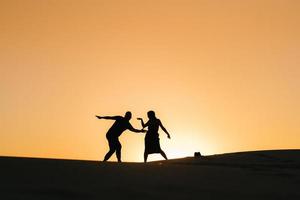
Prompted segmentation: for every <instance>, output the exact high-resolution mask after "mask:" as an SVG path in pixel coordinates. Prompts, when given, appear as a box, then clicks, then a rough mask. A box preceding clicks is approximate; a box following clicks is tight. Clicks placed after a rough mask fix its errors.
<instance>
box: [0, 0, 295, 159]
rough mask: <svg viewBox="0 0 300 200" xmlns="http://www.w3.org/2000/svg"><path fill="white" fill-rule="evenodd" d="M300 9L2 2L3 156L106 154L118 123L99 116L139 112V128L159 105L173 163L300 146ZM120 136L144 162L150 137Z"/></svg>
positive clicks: (251, 2)
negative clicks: (109, 134)
mask: <svg viewBox="0 0 300 200" xmlns="http://www.w3.org/2000/svg"><path fill="white" fill-rule="evenodd" d="M299 10H300V1H295V0H285V1H282V0H243V1H240V0H226V1H223V0H213V1H212V0H159V1H155V0H154V1H141V0H107V1H104V0H103V1H101V0H99V1H96V0H74V1H73V0H72V1H71V0H59V1H55V0H43V1H40V0H26V1H23V0H1V1H0V25H1V31H0V77H1V78H0V91H1V98H0V110H1V115H0V155H5V156H29V157H50V158H69V159H87V160H89V159H90V160H102V159H103V156H104V155H105V153H106V151H107V150H108V146H107V141H106V139H105V133H106V131H107V130H108V128H109V127H110V126H111V125H112V122H111V121H108V120H97V119H96V118H95V117H94V116H95V115H96V114H99V115H124V113H125V112H126V111H128V110H129V111H131V112H132V113H133V117H132V120H131V123H132V125H133V126H134V127H135V128H141V125H140V123H139V122H138V121H137V120H136V118H137V117H142V118H144V119H145V120H146V119H147V115H146V113H147V111H149V110H155V111H156V113H157V117H158V118H159V119H161V121H162V123H163V124H164V126H165V127H166V128H167V129H168V131H169V132H170V134H171V140H169V139H168V138H167V136H166V135H165V134H164V133H163V132H160V141H161V146H162V149H164V151H165V152H166V154H167V155H168V156H169V157H170V158H176V157H186V156H192V155H193V153H194V152H195V151H200V152H201V153H202V154H206V155H207V154H216V153H225V152H236V151H250V150H258V149H295V148H299V147H300V136H299V133H300V126H299V124H300V115H299V113H300V104H299V102H300V90H299V88H300V26H299V24H300V15H299ZM120 140H121V143H122V146H123V149H122V156H123V160H124V161H131V162H140V161H142V157H143V151H144V134H141V133H132V132H129V131H126V132H125V133H124V134H123V135H122V136H121V138H120ZM114 159H115V158H114ZM114 159H113V160H114ZM156 159H161V157H160V156H159V155H157V156H156V155H153V156H149V160H156Z"/></svg>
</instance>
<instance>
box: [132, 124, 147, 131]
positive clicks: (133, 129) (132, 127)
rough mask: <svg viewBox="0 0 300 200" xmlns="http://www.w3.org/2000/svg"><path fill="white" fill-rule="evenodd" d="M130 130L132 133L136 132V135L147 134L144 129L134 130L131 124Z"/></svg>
mask: <svg viewBox="0 0 300 200" xmlns="http://www.w3.org/2000/svg"><path fill="white" fill-rule="evenodd" d="M128 129H129V130H130V131H132V132H136V133H145V132H146V130H143V129H142V130H139V129H135V128H133V127H132V125H131V124H130V126H129V127H128Z"/></svg>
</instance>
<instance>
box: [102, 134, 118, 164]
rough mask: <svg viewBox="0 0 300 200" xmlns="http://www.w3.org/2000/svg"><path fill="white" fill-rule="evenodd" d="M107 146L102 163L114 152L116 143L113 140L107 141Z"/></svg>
mask: <svg viewBox="0 0 300 200" xmlns="http://www.w3.org/2000/svg"><path fill="white" fill-rule="evenodd" d="M107 140H108V145H109V151H108V152H107V153H106V155H105V157H104V160H103V161H104V162H105V161H107V160H108V159H109V158H110V157H111V156H112V155H113V154H114V153H115V151H116V142H115V140H114V139H107Z"/></svg>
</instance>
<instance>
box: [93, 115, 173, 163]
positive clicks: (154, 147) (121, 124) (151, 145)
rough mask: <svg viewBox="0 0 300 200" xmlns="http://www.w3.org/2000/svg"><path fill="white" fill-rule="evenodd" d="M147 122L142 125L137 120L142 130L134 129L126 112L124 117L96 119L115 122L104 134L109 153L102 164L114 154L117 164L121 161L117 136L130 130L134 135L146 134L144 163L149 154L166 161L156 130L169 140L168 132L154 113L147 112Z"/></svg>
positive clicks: (142, 121)
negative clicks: (163, 133) (158, 154)
mask: <svg viewBox="0 0 300 200" xmlns="http://www.w3.org/2000/svg"><path fill="white" fill-rule="evenodd" d="M147 115H148V118H149V120H148V121H147V122H146V123H144V120H143V119H142V118H137V119H138V120H140V121H141V125H142V127H143V128H142V129H141V130H139V129H135V128H133V126H132V125H131V124H130V122H129V121H130V119H131V117H132V114H131V112H129V111H128V112H126V113H125V116H124V117H122V116H98V115H96V117H97V118H98V119H108V120H115V122H114V124H113V125H112V126H111V128H110V129H109V130H108V131H107V133H106V139H107V140H108V145H109V151H108V152H107V153H106V155H105V157H104V160H103V161H104V162H105V161H107V160H108V159H109V158H110V157H111V156H112V155H113V154H114V153H115V152H116V155H117V159H118V162H122V161H121V149H122V145H121V143H120V141H119V136H120V135H121V134H122V133H123V132H124V131H125V130H130V131H133V132H136V133H146V136H145V151H144V162H147V158H148V155H149V154H153V153H160V154H161V155H162V156H163V157H164V158H165V159H166V160H167V159H168V158H167V156H166V154H165V152H164V151H163V150H162V149H161V148H160V144H159V135H158V129H159V127H160V128H161V129H162V130H163V131H164V132H165V133H166V134H167V136H168V138H169V139H171V137H170V134H169V132H168V131H167V130H166V128H165V127H164V126H163V124H162V123H161V121H160V120H159V119H158V118H157V117H156V116H155V112H154V111H152V110H151V111H149V112H148V113H147ZM146 127H148V130H144V128H146Z"/></svg>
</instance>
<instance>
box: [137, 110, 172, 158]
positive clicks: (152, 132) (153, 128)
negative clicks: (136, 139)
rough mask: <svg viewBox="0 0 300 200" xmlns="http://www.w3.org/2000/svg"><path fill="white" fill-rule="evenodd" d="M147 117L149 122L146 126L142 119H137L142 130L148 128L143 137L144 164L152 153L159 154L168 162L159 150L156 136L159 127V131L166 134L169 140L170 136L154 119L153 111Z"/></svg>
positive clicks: (157, 136) (158, 121)
mask: <svg viewBox="0 0 300 200" xmlns="http://www.w3.org/2000/svg"><path fill="white" fill-rule="evenodd" d="M147 115H148V118H149V120H148V122H147V123H146V124H145V123H144V121H143V119H142V118H138V120H141V123H142V126H143V128H145V127H148V131H147V133H146V136H145V152H144V162H147V158H148V154H152V153H160V154H161V155H162V156H163V157H164V158H165V159H166V160H168V158H167V156H166V154H165V152H163V150H161V148H160V144H159V135H158V129H159V127H161V129H162V130H163V131H164V132H165V133H166V134H167V136H168V138H169V139H171V137H170V134H169V133H168V131H167V130H166V129H165V127H164V126H163V125H162V123H161V121H160V120H159V119H157V118H156V116H155V112H154V111H149V112H148V113H147Z"/></svg>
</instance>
